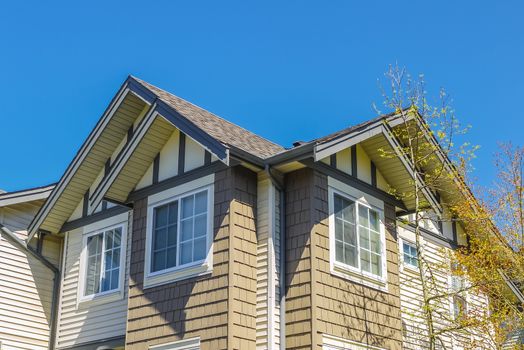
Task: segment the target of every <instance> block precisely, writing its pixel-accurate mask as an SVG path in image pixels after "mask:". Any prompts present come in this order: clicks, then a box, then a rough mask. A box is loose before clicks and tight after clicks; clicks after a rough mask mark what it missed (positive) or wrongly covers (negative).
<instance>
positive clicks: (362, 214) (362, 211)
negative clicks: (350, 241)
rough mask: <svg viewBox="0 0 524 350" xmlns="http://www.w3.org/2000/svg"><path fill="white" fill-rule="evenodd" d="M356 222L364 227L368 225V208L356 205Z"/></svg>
mask: <svg viewBox="0 0 524 350" xmlns="http://www.w3.org/2000/svg"><path fill="white" fill-rule="evenodd" d="M358 224H359V225H361V226H364V227H369V218H368V208H366V207H364V206H362V205H359V206H358Z"/></svg>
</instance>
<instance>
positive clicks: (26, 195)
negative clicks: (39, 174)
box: [0, 185, 54, 207]
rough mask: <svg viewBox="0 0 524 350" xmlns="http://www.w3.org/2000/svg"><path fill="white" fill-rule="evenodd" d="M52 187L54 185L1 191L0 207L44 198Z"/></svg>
mask: <svg viewBox="0 0 524 350" xmlns="http://www.w3.org/2000/svg"><path fill="white" fill-rule="evenodd" d="M53 188H54V185H50V186H46V187H41V188H37V189H30V190H24V191H18V192H7V193H3V194H1V195H0V207H7V206H9V205H14V204H19V203H26V202H32V201H36V200H40V199H46V198H47V197H49V194H50V193H51V191H52V190H53Z"/></svg>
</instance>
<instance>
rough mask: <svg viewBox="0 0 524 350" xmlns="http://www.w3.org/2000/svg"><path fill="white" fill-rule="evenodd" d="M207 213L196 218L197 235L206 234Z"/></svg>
mask: <svg viewBox="0 0 524 350" xmlns="http://www.w3.org/2000/svg"><path fill="white" fill-rule="evenodd" d="M206 226H207V215H206V214H203V215H202V214H201V215H199V216H197V217H196V218H195V237H201V236H204V235H205V234H206V231H207V229H206Z"/></svg>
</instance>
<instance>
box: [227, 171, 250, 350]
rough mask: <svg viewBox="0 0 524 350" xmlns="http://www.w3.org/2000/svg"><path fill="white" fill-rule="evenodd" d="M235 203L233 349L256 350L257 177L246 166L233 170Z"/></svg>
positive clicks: (231, 274)
mask: <svg viewBox="0 0 524 350" xmlns="http://www.w3.org/2000/svg"><path fill="white" fill-rule="evenodd" d="M232 174H233V176H234V180H233V186H234V188H233V191H234V195H233V200H232V202H231V209H230V211H231V215H232V216H231V218H230V220H231V221H230V222H231V226H230V227H231V232H230V242H229V244H230V248H229V249H230V254H231V259H230V269H232V273H230V278H232V280H230V281H229V288H230V294H229V302H230V303H231V306H230V315H229V317H232V322H231V323H230V325H232V328H230V329H229V332H230V334H231V335H232V337H230V339H231V340H232V342H233V344H229V347H228V348H229V349H239V350H250V349H253V350H254V349H255V339H256V291H257V271H256V267H257V261H256V259H257V235H256V225H255V223H256V217H255V215H256V204H257V178H256V174H255V173H253V172H251V171H250V170H247V169H246V168H242V167H235V168H233V169H232Z"/></svg>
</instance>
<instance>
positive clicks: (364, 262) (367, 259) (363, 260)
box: [360, 249, 371, 272]
mask: <svg viewBox="0 0 524 350" xmlns="http://www.w3.org/2000/svg"><path fill="white" fill-rule="evenodd" d="M360 267H361V269H362V270H363V271H366V272H371V253H370V252H368V251H366V250H363V249H361V250H360Z"/></svg>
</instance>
